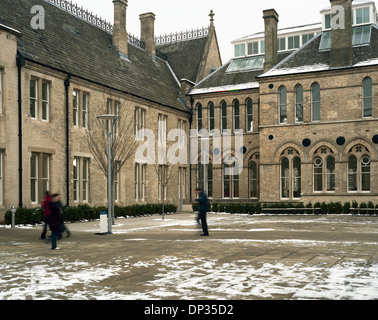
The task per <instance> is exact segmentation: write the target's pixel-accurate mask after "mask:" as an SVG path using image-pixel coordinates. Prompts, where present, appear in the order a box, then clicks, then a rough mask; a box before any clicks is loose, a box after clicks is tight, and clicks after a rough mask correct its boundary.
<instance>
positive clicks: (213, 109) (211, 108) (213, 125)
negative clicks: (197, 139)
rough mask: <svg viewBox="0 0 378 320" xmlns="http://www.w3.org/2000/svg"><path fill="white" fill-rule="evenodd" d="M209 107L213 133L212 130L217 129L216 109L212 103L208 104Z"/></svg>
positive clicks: (210, 125) (210, 129) (210, 128)
mask: <svg viewBox="0 0 378 320" xmlns="http://www.w3.org/2000/svg"><path fill="white" fill-rule="evenodd" d="M208 107H209V131H210V132H212V130H214V129H215V108H214V103H213V102H212V101H210V102H209V104H208Z"/></svg>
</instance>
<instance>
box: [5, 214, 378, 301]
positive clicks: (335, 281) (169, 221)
mask: <svg viewBox="0 0 378 320" xmlns="http://www.w3.org/2000/svg"><path fill="white" fill-rule="evenodd" d="M194 218H195V215H194V214H193V213H192V214H175V215H168V216H166V217H165V220H164V221H163V220H162V219H161V217H160V216H150V217H143V218H130V219H117V221H116V225H115V226H114V227H113V232H114V234H113V235H110V236H99V235H95V233H98V232H99V229H100V227H99V221H94V222H84V223H75V224H69V228H70V230H71V232H72V237H70V238H63V239H62V240H61V241H59V242H58V245H59V247H60V248H61V250H59V251H52V250H50V246H51V244H50V243H49V242H47V241H43V240H39V239H38V237H39V235H40V233H41V226H38V227H17V228H16V229H10V228H9V227H4V226H0V300H15V299H21V300H25V299H27V300H29V299H33V300H35V299H43V300H45V299H66V300H73V299H75V300H87V299H90V300H92V299H99V300H109V299H111V300H124V299H127V300H139V299H140V300H150V299H151V300H179V299H183V300H199V299H211V300H216V299H221V300H225V299H226V300H236V299H238V300H247V299H248V300H255V299H256V300H265V299H267V300H281V299H321V300H323V299H335V300H341V299H358V300H366V299H369V300H371V299H375V300H377V299H378V217H369V216H351V215H340V216H336V215H334V216H315V215H301V216H291V215H285V216H273V215H261V216H260V215H255V216H248V215H230V214H209V216H208V223H209V230H210V237H200V236H199V235H200V230H199V228H198V226H197V225H196V223H195V221H194Z"/></svg>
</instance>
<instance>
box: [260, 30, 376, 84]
mask: <svg viewBox="0 0 378 320" xmlns="http://www.w3.org/2000/svg"><path fill="white" fill-rule="evenodd" d="M322 34H323V33H320V34H318V35H317V36H316V37H314V38H313V39H311V41H309V42H308V43H307V44H306V45H304V46H302V47H301V48H299V49H298V50H297V51H295V52H293V53H292V54H291V55H289V56H288V57H287V58H286V59H284V60H283V61H281V62H280V63H279V64H277V65H276V66H275V67H273V68H272V69H271V70H269V71H268V72H266V73H265V74H262V75H261V76H260V77H268V76H279V75H286V74H296V73H307V72H316V71H327V70H330V69H331V68H330V54H331V51H330V50H319V48H320V42H321V39H322ZM352 51H353V60H352V68H354V67H361V66H368V65H378V27H377V25H372V27H371V37H370V44H369V45H360V46H353V48H352Z"/></svg>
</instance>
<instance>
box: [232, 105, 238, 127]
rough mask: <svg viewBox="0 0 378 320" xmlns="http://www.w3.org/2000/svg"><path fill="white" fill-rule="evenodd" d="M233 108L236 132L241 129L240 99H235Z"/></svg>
mask: <svg viewBox="0 0 378 320" xmlns="http://www.w3.org/2000/svg"><path fill="white" fill-rule="evenodd" d="M232 110H233V116H234V132H237V131H239V130H240V103H239V100H238V99H235V100H234V101H233V103H232Z"/></svg>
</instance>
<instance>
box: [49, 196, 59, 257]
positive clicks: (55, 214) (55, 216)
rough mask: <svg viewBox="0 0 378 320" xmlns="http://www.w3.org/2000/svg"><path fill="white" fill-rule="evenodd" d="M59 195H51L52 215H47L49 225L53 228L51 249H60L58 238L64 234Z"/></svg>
mask: <svg viewBox="0 0 378 320" xmlns="http://www.w3.org/2000/svg"><path fill="white" fill-rule="evenodd" d="M58 200H59V195H58V194H57V193H54V194H53V195H52V197H51V202H50V215H49V216H48V217H47V221H48V224H49V227H50V229H51V232H52V235H51V249H52V250H59V249H60V248H59V247H58V246H57V239H58V238H59V237H61V234H62V216H61V214H60V208H59V204H58Z"/></svg>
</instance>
